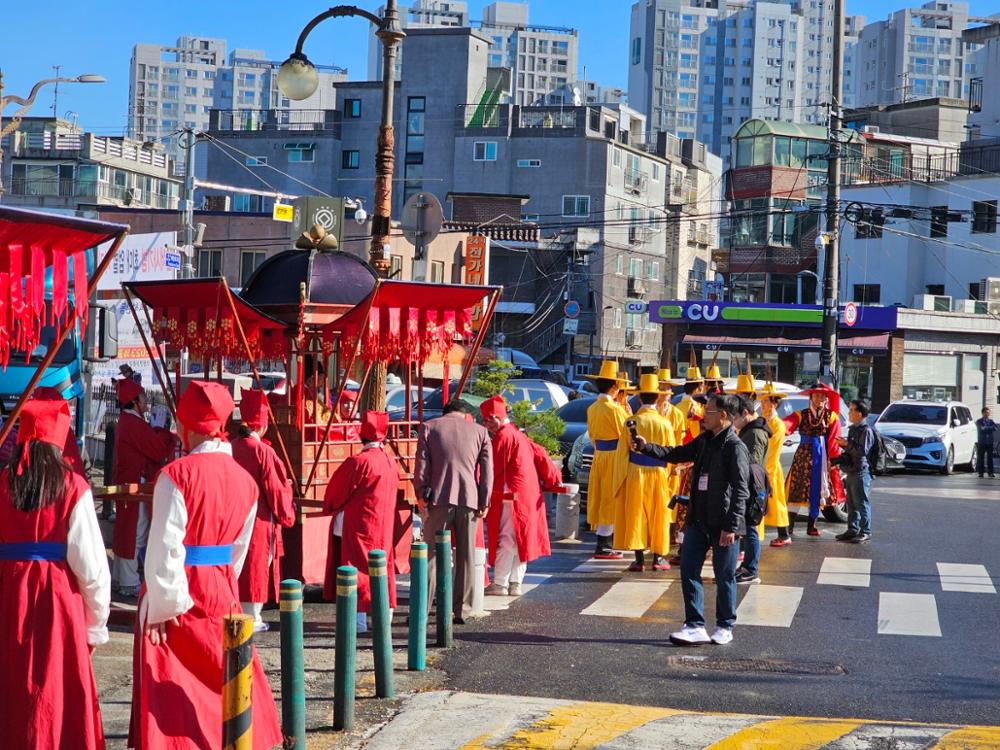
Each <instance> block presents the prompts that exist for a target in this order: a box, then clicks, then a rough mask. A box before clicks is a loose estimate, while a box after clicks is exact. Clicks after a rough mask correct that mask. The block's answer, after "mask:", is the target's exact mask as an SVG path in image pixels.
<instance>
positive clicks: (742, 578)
mask: <svg viewBox="0 0 1000 750" xmlns="http://www.w3.org/2000/svg"><path fill="white" fill-rule="evenodd" d="M737 398H739V400H740V404H739V410H740V415H739V417H738V418H737V419H736V424H735V425H734V426H735V427H736V429H737V430H739V433H740V440H741V441H742V442H743V445H745V446H746V447H747V452H748V454H749V457H750V465H751V466H753V465H754V464H757V465H758V466H760V467H761V468H760V469H758V470H757V473H758V475H759V476H762V477H763V476H766V475H767V472H766V471H765V470H764V462H765V461H766V460H767V446H768V443H769V442H770V440H771V428H770V427H768V426H767V420H766V419H764V418H763V417H758V416H757V408H756V405H755V403H754V399H753V394H749V395H739V396H737ZM750 485H751V487H750V490H751V491H752V492H762V491H765V488H764V487H756V486H753V485H754V483H753V482H750ZM750 500H753V498H751V497H748V499H747V501H748V502H749V501H750ZM755 520H757V521H758V523H757V524H754V523H753V520H751V519H750V518H747V533H746V534H745V535H744V536H743V564H742V565H741V566H740V567H738V568H737V569H736V583H760V576H758V575H757V565H758V563H759V562H760V543H761V536H760V533H759V532H760V529H758V528H757V526H758V525H759V520H760V519H755Z"/></svg>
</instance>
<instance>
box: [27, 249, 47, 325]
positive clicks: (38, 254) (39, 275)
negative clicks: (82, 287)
mask: <svg viewBox="0 0 1000 750" xmlns="http://www.w3.org/2000/svg"><path fill="white" fill-rule="evenodd" d="M28 283H29V285H30V286H31V309H32V311H34V313H35V319H36V320H38V321H40V323H41V325H44V324H45V323H46V321H48V322H51V319H52V318H51V312H50V313H49V315H48V316H46V315H45V248H43V247H42V246H41V245H32V246H31V278H30V279H29V280H28Z"/></svg>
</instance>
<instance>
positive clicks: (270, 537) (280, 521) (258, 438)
mask: <svg viewBox="0 0 1000 750" xmlns="http://www.w3.org/2000/svg"><path fill="white" fill-rule="evenodd" d="M240 422H241V423H240V428H239V431H240V436H239V437H238V438H237V439H236V440H234V441H233V458H234V459H236V463H238V464H239V465H240V466H242V467H243V468H244V469H245V470H246V471H247V473H248V474H250V476H252V477H253V478H254V481H256V482H257V517H256V519H255V520H254V524H253V534H252V535H251V537H250V548H249V549H248V550H247V559H246V562H245V563H244V564H243V572H241V573H240V580H239V584H240V603H241V604H242V606H243V613H244V614H247V615H253V619H254V624H253V628H254V631H255V632H262V631H265V630H267V628H268V625H267V623H266V622H264V620H263V619H262V618H261V612H262V611H263V609H264V605H265V604H266V603H267V602H273V601H277V599H278V588H279V582H280V580H281V558H282V557H283V556H284V552H285V546H284V544H283V542H282V538H281V528H282V527H284V528H291V527H292V526H293V525H294V524H295V506H294V505H293V504H292V480H291V479H289V478H288V472H287V471H286V470H285V465H284V464H283V463H282V462H281V459H280V458H278V454H277V453H276V452H275V450H274V448H272V447H271V444H270V443H269V442H268V441H267V440H265V439H264V435H265V434H266V433H267V428H268V415H267V398H266V397H265V395H264V392H263V391H258V390H247V389H245V388H244V389H242V395H241V398H240Z"/></svg>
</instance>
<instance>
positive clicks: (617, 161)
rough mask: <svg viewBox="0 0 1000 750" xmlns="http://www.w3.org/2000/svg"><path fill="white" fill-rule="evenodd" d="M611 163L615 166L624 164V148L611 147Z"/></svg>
mask: <svg viewBox="0 0 1000 750" xmlns="http://www.w3.org/2000/svg"><path fill="white" fill-rule="evenodd" d="M611 164H612V166H615V167H620V166H621V165H622V150H621V149H620V148H613V149H611Z"/></svg>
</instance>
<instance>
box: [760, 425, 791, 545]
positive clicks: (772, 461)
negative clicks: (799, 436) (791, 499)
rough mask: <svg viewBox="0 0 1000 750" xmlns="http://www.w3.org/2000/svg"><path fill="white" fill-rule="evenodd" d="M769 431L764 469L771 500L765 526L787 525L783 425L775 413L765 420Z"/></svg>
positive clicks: (768, 503) (765, 517)
mask: <svg viewBox="0 0 1000 750" xmlns="http://www.w3.org/2000/svg"><path fill="white" fill-rule="evenodd" d="M767 426H768V427H769V428H770V429H771V439H770V440H769V441H768V442H767V459H766V460H765V463H764V468H765V469H766V470H767V477H768V479H770V480H771V499H770V500H768V501H767V515H765V516H764V523H765V524H766V525H767V526H787V525H788V505H787V501H786V496H785V472H784V471H783V470H782V468H781V447H782V445H784V443H785V423H784V421H783V420H782V419H781V417H779V416H778V413H777V412H774V413H772V414H771V417H770V419H768V420H767Z"/></svg>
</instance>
